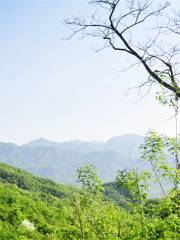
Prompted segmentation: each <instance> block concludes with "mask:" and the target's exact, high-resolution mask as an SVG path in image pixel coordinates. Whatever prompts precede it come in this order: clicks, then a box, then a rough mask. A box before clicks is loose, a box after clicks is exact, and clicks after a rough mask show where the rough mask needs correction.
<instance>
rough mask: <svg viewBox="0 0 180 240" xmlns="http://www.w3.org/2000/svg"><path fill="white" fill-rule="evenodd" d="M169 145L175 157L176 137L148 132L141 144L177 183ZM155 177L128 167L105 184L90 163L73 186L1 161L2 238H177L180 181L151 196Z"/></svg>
mask: <svg viewBox="0 0 180 240" xmlns="http://www.w3.org/2000/svg"><path fill="white" fill-rule="evenodd" d="M165 147H168V149H169V151H170V152H171V153H172V156H174V155H173V153H174V151H175V150H174V149H175V148H174V145H173V141H169V139H167V138H166V139H165V138H163V137H162V136H160V135H158V134H157V133H155V132H153V131H151V132H149V133H148V134H147V135H146V139H145V144H144V145H143V146H141V151H142V158H143V161H150V162H153V164H154V167H155V170H156V172H157V177H158V178H159V177H160V176H161V178H169V177H170V178H171V179H172V178H176V181H177V174H176V176H174V175H173V173H175V172H176V173H177V171H175V169H174V168H173V166H168V165H167V164H166V161H165V159H166V157H165V154H164V149H165ZM150 177H152V176H150V174H149V173H148V172H139V171H137V170H136V169H132V170H124V171H119V172H118V174H117V177H116V181H115V182H113V183H107V184H102V182H101V180H100V179H99V178H98V176H97V174H96V171H95V169H94V168H93V166H91V165H87V166H83V167H81V168H80V169H79V170H78V171H77V181H78V182H79V183H80V184H81V188H80V189H74V188H72V187H70V186H63V185H59V184H56V183H53V182H52V181H49V180H45V179H42V178H37V177H34V176H32V175H31V174H28V173H26V172H24V171H22V170H20V169H16V168H12V167H9V166H7V165H5V164H0V193H1V194H0V209H1V211H0V240H6V239H7V240H9V239H12V240H14V239H17V240H20V239H22V240H25V239H37V240H40V239H47V240H48V239H53V240H56V239H60V240H61V239H62V240H79V239H80V240H119V239H122V240H132V239H135V240H142V239H145V240H158V239H159V240H170V239H175V240H178V238H179V234H180V192H179V189H178V185H176V187H174V188H173V189H171V190H170V191H169V192H168V193H165V195H164V196H163V197H162V198H159V199H151V198H149V196H148V190H149V187H150V186H149V182H148V179H149V178H150ZM48 189H49V192H48ZM24 223H26V225H28V226H30V227H27V226H24Z"/></svg>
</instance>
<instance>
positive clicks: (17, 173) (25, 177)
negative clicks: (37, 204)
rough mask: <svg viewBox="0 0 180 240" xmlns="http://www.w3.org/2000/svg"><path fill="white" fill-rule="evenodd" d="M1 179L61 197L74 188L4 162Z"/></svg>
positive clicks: (1, 166) (0, 174) (34, 190)
mask: <svg viewBox="0 0 180 240" xmlns="http://www.w3.org/2000/svg"><path fill="white" fill-rule="evenodd" d="M0 181H2V182H5V183H6V182H7V183H11V184H16V185H17V187H19V188H21V189H25V190H30V191H32V192H43V193H48V194H51V195H52V196H55V197H59V198H62V197H65V196H67V195H69V194H70V193H71V192H72V190H73V187H71V186H70V185H60V184H57V183H55V182H53V181H52V180H49V179H45V178H40V177H35V176H33V175H32V174H30V173H28V172H26V171H24V170H21V169H19V168H15V167H11V166H9V165H6V164H4V163H0Z"/></svg>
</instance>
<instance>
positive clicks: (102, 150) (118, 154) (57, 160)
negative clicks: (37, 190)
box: [0, 134, 144, 184]
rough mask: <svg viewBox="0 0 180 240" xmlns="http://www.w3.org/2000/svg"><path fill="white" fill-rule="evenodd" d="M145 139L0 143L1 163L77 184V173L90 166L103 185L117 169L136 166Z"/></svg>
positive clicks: (113, 175) (114, 174)
mask: <svg viewBox="0 0 180 240" xmlns="http://www.w3.org/2000/svg"><path fill="white" fill-rule="evenodd" d="M143 141H144V137H143V136H140V135H136V134H126V135H122V136H119V137H113V138H111V139H109V140H108V141H107V142H104V143H102V142H96V141H93V142H85V141H80V140H75V141H69V142H62V143H58V142H53V141H49V140H47V139H44V138H39V139H36V140H33V141H31V142H29V143H26V144H24V145H16V144H13V143H3V142H0V162H3V163H6V164H9V165H11V166H15V167H19V168H21V169H24V170H27V171H29V172H31V173H33V174H35V175H37V176H41V177H46V178H49V179H52V180H55V181H56V182H61V183H69V184H75V183H76V176H75V173H76V170H77V169H78V168H80V167H81V166H82V165H84V164H92V165H93V166H94V167H95V168H96V170H97V173H98V175H99V176H100V178H101V179H102V180H103V181H104V182H108V181H111V180H113V179H114V178H115V176H116V174H117V171H118V169H124V168H128V167H131V166H135V165H136V164H137V162H138V161H139V157H140V154H139V146H140V145H141V144H142V143H143Z"/></svg>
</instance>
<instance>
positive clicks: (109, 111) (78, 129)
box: [0, 0, 180, 144]
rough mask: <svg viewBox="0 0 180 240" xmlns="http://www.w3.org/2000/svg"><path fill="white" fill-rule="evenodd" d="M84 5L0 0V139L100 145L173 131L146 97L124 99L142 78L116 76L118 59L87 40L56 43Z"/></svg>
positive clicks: (81, 1)
mask: <svg viewBox="0 0 180 240" xmlns="http://www.w3.org/2000/svg"><path fill="white" fill-rule="evenodd" d="M85 2H87V1H86V0H76V1H74V0H0V32H1V38H0V141H5V142H15V143H19V144H21V143H24V142H27V141H29V140H31V139H34V138H38V137H44V138H48V139H51V140H55V141H66V140H71V139H82V140H102V141H104V140H107V139H108V138H110V137H112V136H118V135H121V134H125V133H137V134H144V133H145V132H146V131H147V130H148V129H149V128H154V129H156V130H158V131H159V132H162V133H166V134H173V133H174V125H173V122H174V120H169V121H167V120H166V119H168V118H170V117H171V116H172V113H170V112H169V110H168V109H167V108H164V107H161V106H160V105H159V104H158V103H156V102H155V101H154V100H153V99H154V96H153V91H152V93H150V94H149V95H148V96H146V97H145V98H144V99H143V100H141V101H140V102H136V101H137V100H138V96H137V91H135V90H134V91H130V92H129V94H128V96H126V92H127V90H128V88H130V87H133V86H136V85H137V83H138V81H139V80H142V79H143V73H140V72H135V73H134V72H133V71H131V72H128V73H127V72H126V73H123V74H121V73H120V72H119V70H120V68H121V66H123V64H124V57H123V56H121V55H118V54H116V53H114V52H113V51H110V50H105V51H102V52H99V53H96V52H95V51H94V50H93V49H94V47H95V42H94V41H93V40H91V39H87V40H78V39H73V40H71V41H62V40H61V38H62V37H64V36H67V27H66V26H64V25H62V22H63V19H64V18H66V17H70V16H72V15H76V14H77V15H78V14H84V13H86V12H87V13H88V8H86V3H85ZM174 2H175V3H176V4H177V7H179V9H180V3H179V0H177V1H174Z"/></svg>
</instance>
